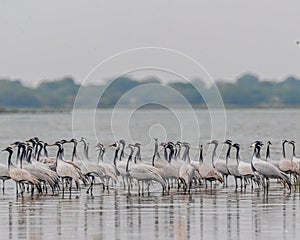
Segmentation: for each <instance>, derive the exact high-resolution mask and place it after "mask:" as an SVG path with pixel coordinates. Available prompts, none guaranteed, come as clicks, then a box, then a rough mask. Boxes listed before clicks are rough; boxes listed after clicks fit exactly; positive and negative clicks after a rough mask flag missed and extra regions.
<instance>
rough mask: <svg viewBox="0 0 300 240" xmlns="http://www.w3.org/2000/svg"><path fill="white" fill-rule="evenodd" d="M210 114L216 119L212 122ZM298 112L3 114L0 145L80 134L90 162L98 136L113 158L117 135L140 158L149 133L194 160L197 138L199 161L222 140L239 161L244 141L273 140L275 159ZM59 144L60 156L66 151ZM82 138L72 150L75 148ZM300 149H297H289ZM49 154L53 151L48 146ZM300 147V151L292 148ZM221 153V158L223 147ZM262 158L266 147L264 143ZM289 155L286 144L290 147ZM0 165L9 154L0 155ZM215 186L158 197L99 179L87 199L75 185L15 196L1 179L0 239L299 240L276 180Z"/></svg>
mask: <svg viewBox="0 0 300 240" xmlns="http://www.w3.org/2000/svg"><path fill="white" fill-rule="evenodd" d="M211 118H214V119H213V120H212V119H211ZM299 122H300V110H297V109H271V110H268V109H243V110H240V109H234V110H227V111H226V120H224V118H223V112H222V111H221V110H217V111H215V112H214V113H209V112H208V111H206V110H197V111H196V112H195V113H193V112H191V111H184V110H172V111H168V110H164V111H163V110H142V109H141V110H136V111H130V110H124V109H123V110H118V111H115V112H112V111H111V110H101V111H100V110H99V111H97V112H96V113H95V112H93V111H87V110H82V111H78V112H77V114H76V115H74V116H73V115H72V114H71V113H40V114H32V113H18V114H8V113H5V114H4V113H2V114H0V145H1V149H3V148H5V147H6V146H7V145H9V144H10V143H12V142H14V141H15V140H27V139H28V138H30V137H33V136H39V137H40V139H42V140H45V141H47V142H49V143H52V142H54V141H56V140H60V139H62V138H66V139H70V138H72V137H73V136H75V137H76V138H80V137H81V136H84V137H86V138H87V139H88V141H89V142H90V151H89V152H90V158H91V159H94V160H95V161H96V156H97V155H96V154H97V153H96V152H95V149H94V148H93V146H94V145H95V144H96V143H97V142H98V141H101V142H102V143H103V144H104V145H105V147H106V154H105V161H106V162H112V158H113V149H111V148H109V147H108V145H109V144H111V143H113V142H114V141H115V140H116V139H121V138H124V139H126V140H128V141H127V142H128V143H130V142H131V143H135V142H140V143H141V144H142V157H143V158H144V159H145V160H146V161H147V160H149V159H150V157H151V155H152V153H153V139H152V138H153V137H159V140H160V141H161V142H162V141H168V140H171V141H176V140H179V139H180V140H183V141H188V142H190V143H191V145H192V148H191V158H192V159H197V158H198V144H199V143H202V144H204V152H205V154H204V155H205V161H206V162H207V163H211V151H212V148H211V147H209V148H208V146H207V145H206V143H207V142H208V141H209V140H210V139H212V138H215V139H218V140H219V141H223V140H224V139H226V138H229V139H231V140H232V141H233V142H238V143H240V144H241V146H242V148H241V157H242V158H243V160H245V161H248V162H249V161H250V159H251V154H252V149H250V148H249V145H250V143H251V142H253V141H255V140H262V141H263V142H266V141H268V140H270V141H272V143H273V145H272V148H271V156H272V159H274V160H279V159H280V156H281V141H282V139H284V138H286V139H288V140H292V139H293V140H295V141H296V142H300V124H299ZM71 147H72V146H71V145H70V144H69V145H66V149H65V153H66V157H67V158H68V157H70V155H71ZM82 148H83V147H82V145H81V144H79V152H80V153H82ZM296 149H297V148H296ZM49 151H50V154H51V155H53V156H54V154H55V152H56V148H50V147H49ZM299 151H300V150H299ZM218 152H219V153H220V154H221V156H222V157H224V154H225V147H223V148H221V147H220V148H219V150H218ZM262 152H263V155H264V152H265V148H263V149H262ZM287 154H288V156H291V147H290V146H287ZM1 162H2V163H5V164H6V163H7V154H6V153H3V152H1ZM229 180H230V181H229V187H228V188H224V187H223V186H222V185H217V186H214V187H213V188H212V189H205V187H203V186H199V187H197V188H196V189H193V190H192V192H191V194H184V193H182V192H181V191H180V192H178V191H177V190H176V189H173V190H171V192H170V194H169V195H162V194H161V189H160V186H158V185H156V184H154V185H153V186H151V187H150V195H149V196H148V195H147V194H146V195H144V196H138V194H137V192H136V188H135V190H134V191H133V192H132V194H131V195H130V196H129V195H128V194H127V192H126V191H124V190H123V188H122V187H121V186H120V184H118V185H117V186H115V187H112V188H111V189H110V190H109V192H107V191H105V192H102V188H101V186H100V185H96V188H95V191H94V196H93V197H91V196H89V195H87V194H86V191H85V189H84V188H82V189H81V191H76V190H75V189H74V191H73V192H72V198H71V199H69V198H62V196H61V195H59V196H51V195H47V196H45V195H43V196H37V195H34V196H33V197H31V196H30V195H29V194H27V193H25V194H24V197H23V198H21V197H19V198H17V197H16V195H15V184H14V183H13V182H12V181H7V182H6V190H5V193H4V194H3V193H2V192H1V193H0V215H1V217H0V232H1V234H2V236H1V237H0V238H1V239H53V238H56V239H70V238H74V239H249V238H252V239H296V238H297V236H299V234H300V228H299V227H298V223H299V222H300V211H299V207H300V205H299V201H300V199H299V196H300V195H299V191H297V192H292V193H288V192H286V191H284V190H283V187H282V185H281V184H279V183H277V182H276V181H272V182H271V188H270V191H269V194H268V195H265V194H264V193H263V191H262V190H259V189H258V188H255V189H254V190H251V189H250V188H247V189H246V190H243V191H241V190H240V189H238V190H237V191H236V190H235V187H234V184H233V179H231V178H230V177H229Z"/></svg>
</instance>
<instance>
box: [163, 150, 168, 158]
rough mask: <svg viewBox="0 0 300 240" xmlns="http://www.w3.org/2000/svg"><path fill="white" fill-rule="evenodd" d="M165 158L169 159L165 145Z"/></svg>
mask: <svg viewBox="0 0 300 240" xmlns="http://www.w3.org/2000/svg"><path fill="white" fill-rule="evenodd" d="M164 158H165V160H166V161H167V160H168V152H167V148H166V147H164Z"/></svg>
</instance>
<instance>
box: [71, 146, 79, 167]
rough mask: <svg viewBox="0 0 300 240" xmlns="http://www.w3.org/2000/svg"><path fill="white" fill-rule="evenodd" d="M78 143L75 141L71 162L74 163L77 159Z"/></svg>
mask: <svg viewBox="0 0 300 240" xmlns="http://www.w3.org/2000/svg"><path fill="white" fill-rule="evenodd" d="M77 156H78V155H77V142H75V141H74V146H73V152H72V158H71V161H72V162H73V161H74V159H75V158H77Z"/></svg>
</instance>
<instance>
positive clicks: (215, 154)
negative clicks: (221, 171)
mask: <svg viewBox="0 0 300 240" xmlns="http://www.w3.org/2000/svg"><path fill="white" fill-rule="evenodd" d="M217 147H218V144H217V143H215V147H214V150H213V153H212V157H211V161H212V165H213V167H215V164H216V162H215V158H216V157H217V153H216V151H217Z"/></svg>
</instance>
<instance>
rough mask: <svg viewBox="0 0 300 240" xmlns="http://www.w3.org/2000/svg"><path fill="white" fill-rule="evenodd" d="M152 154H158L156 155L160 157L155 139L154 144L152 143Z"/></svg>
mask: <svg viewBox="0 0 300 240" xmlns="http://www.w3.org/2000/svg"><path fill="white" fill-rule="evenodd" d="M153 155H154V156H158V157H160V155H159V151H158V142H157V140H155V145H154V154H153Z"/></svg>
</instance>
